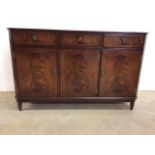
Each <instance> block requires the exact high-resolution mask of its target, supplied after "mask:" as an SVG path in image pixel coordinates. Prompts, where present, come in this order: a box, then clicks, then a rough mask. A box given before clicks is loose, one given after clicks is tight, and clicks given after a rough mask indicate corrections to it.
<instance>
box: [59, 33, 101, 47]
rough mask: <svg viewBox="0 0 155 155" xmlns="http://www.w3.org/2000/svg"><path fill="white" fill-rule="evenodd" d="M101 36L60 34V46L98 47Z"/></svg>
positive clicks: (94, 34)
mask: <svg viewBox="0 0 155 155" xmlns="http://www.w3.org/2000/svg"><path fill="white" fill-rule="evenodd" d="M101 37H102V35H101V34H99V33H84V32H83V33H82V32H62V33H61V34H60V38H61V39H60V44H61V46H78V47H80V46H100V45H101Z"/></svg>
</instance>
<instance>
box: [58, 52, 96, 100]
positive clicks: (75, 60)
mask: <svg viewBox="0 0 155 155" xmlns="http://www.w3.org/2000/svg"><path fill="white" fill-rule="evenodd" d="M60 63H61V81H60V95H61V96H73V97H80V96H81V97H82V96H86V97H87V96H96V95H97V80H98V67H99V51H98V50H93V49H86V50H84V49H61V52H60Z"/></svg>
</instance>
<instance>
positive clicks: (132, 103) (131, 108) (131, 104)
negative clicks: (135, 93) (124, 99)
mask: <svg viewBox="0 0 155 155" xmlns="http://www.w3.org/2000/svg"><path fill="white" fill-rule="evenodd" d="M134 105H135V101H131V102H130V110H133V108H134Z"/></svg>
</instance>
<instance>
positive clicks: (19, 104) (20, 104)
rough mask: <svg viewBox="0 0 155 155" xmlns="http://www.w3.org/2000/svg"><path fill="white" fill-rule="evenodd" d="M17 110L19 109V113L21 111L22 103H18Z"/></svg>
mask: <svg viewBox="0 0 155 155" xmlns="http://www.w3.org/2000/svg"><path fill="white" fill-rule="evenodd" d="M18 109H19V111H21V110H22V102H18Z"/></svg>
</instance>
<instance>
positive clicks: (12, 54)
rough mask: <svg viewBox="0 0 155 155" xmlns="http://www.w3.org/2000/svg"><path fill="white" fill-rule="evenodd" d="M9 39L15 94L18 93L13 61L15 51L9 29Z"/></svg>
mask: <svg viewBox="0 0 155 155" xmlns="http://www.w3.org/2000/svg"><path fill="white" fill-rule="evenodd" d="M9 41H10V48H11V60H12V70H13V77H14V78H13V79H14V86H15V92H16V95H19V93H18V86H17V81H18V80H17V76H16V75H17V70H16V69H15V68H16V63H15V59H16V58H15V57H16V55H15V51H14V46H13V42H12V37H11V31H10V30H9Z"/></svg>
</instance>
